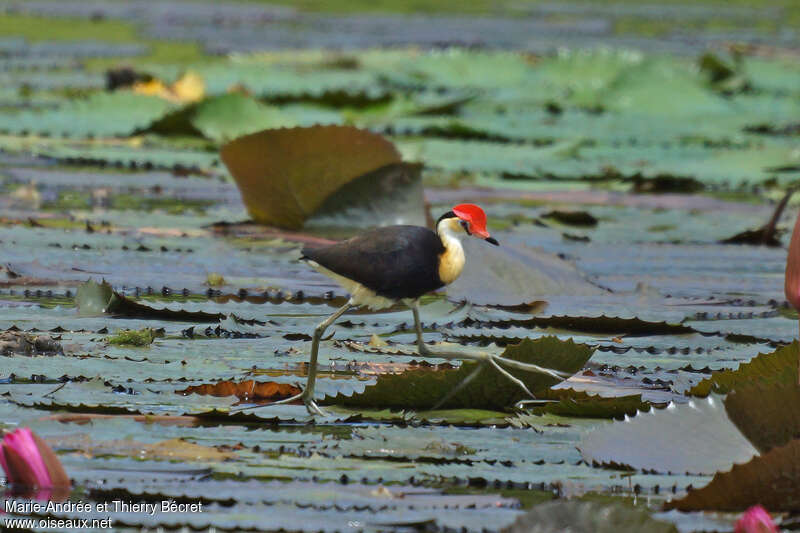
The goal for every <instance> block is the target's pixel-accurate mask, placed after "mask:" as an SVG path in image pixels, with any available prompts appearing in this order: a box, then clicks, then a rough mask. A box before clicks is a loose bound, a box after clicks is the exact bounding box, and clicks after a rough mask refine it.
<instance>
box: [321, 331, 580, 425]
mask: <svg viewBox="0 0 800 533" xmlns="http://www.w3.org/2000/svg"><path fill="white" fill-rule="evenodd" d="M592 353H593V350H592V349H591V348H589V347H588V346H586V345H582V344H575V343H574V342H572V341H571V340H568V341H562V340H559V339H557V338H556V337H541V338H538V339H536V340H531V339H524V340H523V341H522V342H521V343H519V344H515V345H511V346H508V347H507V348H506V349H505V351H504V352H503V354H502V356H503V357H505V358H508V359H512V360H514V361H521V362H524V363H533V364H536V365H539V366H542V367H544V368H549V369H552V370H558V371H560V372H565V373H568V374H571V373H575V372H577V371H578V370H580V369H581V368H583V365H584V364H586V361H588V360H589V358H590V357H591V356H592ZM476 365H477V363H472V362H464V363H463V364H462V365H461V367H460V368H458V369H457V370H428V369H424V370H410V371H406V372H403V373H400V374H382V375H380V376H378V381H377V383H376V384H375V385H372V386H368V387H367V388H366V389H365V390H364V392H362V393H358V394H353V395H352V396H344V395H341V394H337V395H336V396H335V397H332V398H326V400H325V401H326V402H327V403H333V404H341V405H345V406H354V407H372V408H383V407H389V408H402V409H416V410H428V409H431V408H432V407H433V406H435V405H436V404H437V403H438V402H439V401H440V400H442V399H443V398H444V397H445V395H446V394H447V393H448V392H449V391H451V390H452V389H453V388H455V387H456V386H458V385H459V384H460V383H461V382H462V381H463V380H464V379H465V378H466V377H467V376H469V375H470V374H471V373H472V372H473V371H474V370H475V368H476ZM508 370H509V371H510V372H511V374H513V375H515V376H517V377H518V378H519V379H521V380H522V381H523V382H524V383H525V384H526V386H527V387H528V388H529V390H530V391H531V392H533V393H534V394H537V393H543V392H544V391H547V390H548V389H549V388H550V387H552V386H553V385H555V384H557V383H559V382H560V381H562V380H559V379H557V378H554V377H552V376H549V375H545V374H540V373H534V372H527V371H523V370H517V369H513V368H509V369H508ZM523 399H526V395H525V393H524V392H522V391H521V390H520V388H519V387H518V386H517V385H516V384H514V383H512V382H511V381H510V380H509V379H508V378H507V377H505V376H503V375H502V374H500V372H498V371H497V370H496V369H494V368H492V367H491V366H489V367H488V368H484V369H483V371H482V372H481V373H480V374H479V375H478V377H477V378H475V379H474V380H473V381H472V382H471V383H470V384H469V385H467V386H466V387H465V388H464V389H463V390H462V391H460V392H459V393H457V394H456V395H455V396H453V398H451V399H450V400H448V401H447V402H446V403H445V404H444V405H443V406H442V407H446V408H450V409H452V408H461V409H488V410H494V411H499V410H503V409H507V408H509V407H511V406H512V405H514V403H516V402H517V401H519V400H523Z"/></svg>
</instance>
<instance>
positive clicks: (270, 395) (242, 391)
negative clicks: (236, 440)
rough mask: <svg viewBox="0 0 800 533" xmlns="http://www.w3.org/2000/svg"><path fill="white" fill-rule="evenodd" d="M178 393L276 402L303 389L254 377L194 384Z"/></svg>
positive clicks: (177, 392)
mask: <svg viewBox="0 0 800 533" xmlns="http://www.w3.org/2000/svg"><path fill="white" fill-rule="evenodd" d="M175 392H176V394H183V395H187V394H201V395H204V396H205V395H209V396H236V397H237V398H239V399H240V400H242V401H247V402H254V403H257V402H274V401H277V400H283V399H285V398H289V397H291V396H294V395H296V394H300V393H301V392H302V391H301V390H300V389H299V388H298V387H295V386H294V385H290V384H288V383H275V382H274V381H266V382H257V381H254V380H252V379H248V380H247V381H240V382H238V383H237V382H234V381H220V382H218V383H207V384H203V385H192V386H191V387H187V388H185V389H183V390H179V391H175Z"/></svg>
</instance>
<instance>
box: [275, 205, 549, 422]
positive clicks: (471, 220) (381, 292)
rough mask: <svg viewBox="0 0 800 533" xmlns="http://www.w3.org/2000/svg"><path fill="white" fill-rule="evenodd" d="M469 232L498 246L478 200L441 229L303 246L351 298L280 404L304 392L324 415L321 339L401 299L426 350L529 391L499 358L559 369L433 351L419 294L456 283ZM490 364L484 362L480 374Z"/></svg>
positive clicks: (318, 333) (320, 330) (398, 229)
mask: <svg viewBox="0 0 800 533" xmlns="http://www.w3.org/2000/svg"><path fill="white" fill-rule="evenodd" d="M465 235H470V236H474V237H477V238H480V239H483V240H485V241H486V242H488V243H490V244H494V245H495V246H497V245H498V242H497V240H495V239H494V238H493V237H492V236H491V235H489V232H488V230H487V229H486V213H484V211H483V209H481V208H480V207H478V206H477V205H474V204H460V205H457V206H455V207H453V209H452V210H451V211H448V212H447V213H445V214H444V215H442V216H441V217H439V220H438V221H437V222H436V231H431V230H430V229H428V228H423V227H420V226H386V227H381V228H376V229H373V230H370V231H367V232H365V233H362V234H360V235H357V236H356V237H353V238H351V239H348V240H346V241H342V242H339V243H335V244H331V245H327V246H315V247H306V248H303V250H302V257H301V260H302V261H305V262H307V263H308V264H309V265H311V266H312V267H314V268H315V269H316V270H318V271H319V272H321V273H323V274H325V275H326V276H328V277H330V278H332V279H334V280H335V281H336V282H338V283H339V284H340V285H341V286H342V287H344V288H345V289H346V290H347V291H348V292H349V293H350V299H349V300H348V301H347V303H346V304H344V305H343V306H342V307H340V308H339V309H338V310H337V311H336V312H335V313H333V314H332V315H331V316H329V317H328V318H327V319H325V320H324V321H323V322H321V323H320V324H319V325H318V326H317V327H316V328H315V329H314V336H313V338H312V341H311V357H310V360H309V368H308V381H307V383H306V387H305V390H304V391H303V392H302V393H301V394H299V395H297V396H294V397H292V398H287V399H286V400H283V401H281V402H277V403H284V402H289V401H293V400H296V399H299V398H300V397H302V399H303V401H304V403H305V404H306V407H307V408H308V411H309V412H310V413H312V414H320V415H322V414H324V413H323V412H322V410H321V409H320V408H319V407H318V406H317V404H316V402H314V383H315V381H316V377H317V356H318V354H319V342H320V340H321V339H322V336H323V334H324V333H325V330H326V329H327V328H328V326H330V325H331V324H333V323H334V322H335V321H336V319H338V318H339V317H340V316H342V315H343V314H344V313H345V312H346V311H347V310H348V309H350V308H352V307H357V306H364V307H367V308H369V309H384V308H387V307H391V306H393V305H395V304H397V303H403V304H405V305H407V306H408V307H410V308H411V311H412V313H413V315H414V326H415V329H416V334H417V346H418V349H419V353H420V354H421V355H436V356H441V357H446V358H451V359H452V358H468V359H476V360H479V361H481V362H483V363H489V364H491V365H492V366H494V367H495V368H496V369H497V370H498V371H500V372H501V373H503V374H504V375H506V376H507V377H508V378H509V379H511V380H513V381H514V382H515V383H516V384H517V385H519V386H521V387H522V388H523V389H524V390H525V391H526V392H528V391H527V388H526V387H525V385H524V384H523V383H522V381H520V380H519V379H517V378H515V377H514V376H512V375H511V374H509V373H508V372H507V371H506V370H505V369H503V368H501V367H500V366H499V365H498V362H502V363H504V364H506V365H507V366H512V367H515V368H520V369H523V370H528V371H535V372H545V373H548V374H551V375H552V374H554V372H553V371H551V370H548V369H542V368H541V367H538V366H537V365H531V364H525V363H520V362H518V361H511V360H508V359H503V358H501V357H497V356H490V355H486V354H482V355H480V356H471V357H470V356H467V355H465V354H462V353H458V354H443V353H436V354H433V353H432V352H431V351H430V350H428V347H427V346H426V345H425V342H424V341H423V339H422V325H421V324H420V320H419V298H420V296H422V295H423V294H426V293H428V292H431V291H434V290H436V289H439V288H441V287H444V286H445V285H448V284H450V283H452V282H453V281H455V280H456V278H458V276H459V275H460V274H461V271H462V269H463V268H464V262H465V257H464V249H463V247H462V246H461V238H462V237H464V236H465ZM484 366H485V365H480V366H479V368H478V369H477V370H476V372H475V375H477V371H479V370H480V369H482V368H483V367H484ZM556 374H557V373H556ZM472 377H474V376H470V377H469V378H467V380H465V383H466V382H467V381H468V380H470V379H472ZM528 394H530V392H528Z"/></svg>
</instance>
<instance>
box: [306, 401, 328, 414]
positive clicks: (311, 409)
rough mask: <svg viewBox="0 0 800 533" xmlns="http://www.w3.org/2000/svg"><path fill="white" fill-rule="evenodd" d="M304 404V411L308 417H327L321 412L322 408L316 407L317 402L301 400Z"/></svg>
mask: <svg viewBox="0 0 800 533" xmlns="http://www.w3.org/2000/svg"><path fill="white" fill-rule="evenodd" d="M303 401H304V402H305V404H306V410H307V411H308V414H310V415H312V416H313V415H317V416H328V413H326V412H325V411H323V410H322V408H321V407H320V406H319V405H317V402H315V401H314V400H303Z"/></svg>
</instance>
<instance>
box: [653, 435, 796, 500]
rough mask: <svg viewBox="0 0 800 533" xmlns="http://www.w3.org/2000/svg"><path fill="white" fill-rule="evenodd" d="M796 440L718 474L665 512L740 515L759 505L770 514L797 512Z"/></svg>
mask: <svg viewBox="0 0 800 533" xmlns="http://www.w3.org/2000/svg"><path fill="white" fill-rule="evenodd" d="M797 487H800V439H795V440H793V441H791V442H790V443H788V444H786V445H785V446H781V447H779V448H774V449H772V450H770V451H769V452H767V453H766V454H764V455H761V456H758V457H755V458H753V460H751V461H750V462H748V463H746V464H743V465H734V466H733V468H732V469H731V470H730V471H727V472H721V473H719V474H717V475H715V476H714V479H712V480H711V482H710V483H709V484H708V485H706V486H705V487H703V488H701V489H695V490H690V491H689V493H688V494H687V495H686V496H685V497H684V498H681V499H679V500H673V501H671V502H667V503H666V504H665V505H664V507H665V508H666V509H678V510H680V511H701V510H717V511H744V510H745V509H747V508H748V507H750V506H752V505H756V504H761V505H763V506H764V507H766V508H767V509H769V510H770V511H772V512H781V511H787V512H797V511H800V491H798V490H797Z"/></svg>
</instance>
